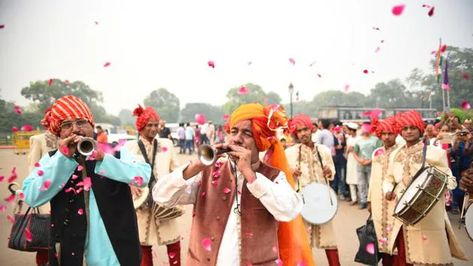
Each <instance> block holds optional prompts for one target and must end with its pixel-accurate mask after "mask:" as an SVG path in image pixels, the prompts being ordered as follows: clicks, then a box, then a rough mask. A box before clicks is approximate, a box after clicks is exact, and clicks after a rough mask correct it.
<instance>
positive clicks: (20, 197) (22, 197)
mask: <svg viewBox="0 0 473 266" xmlns="http://www.w3.org/2000/svg"><path fill="white" fill-rule="evenodd" d="M16 195H17V196H18V199H20V200H25V193H23V191H20V190H17V191H16Z"/></svg>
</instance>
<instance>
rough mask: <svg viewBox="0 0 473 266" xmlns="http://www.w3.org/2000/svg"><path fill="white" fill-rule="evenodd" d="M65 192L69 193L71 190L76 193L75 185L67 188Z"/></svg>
mask: <svg viewBox="0 0 473 266" xmlns="http://www.w3.org/2000/svg"><path fill="white" fill-rule="evenodd" d="M64 192H66V193H69V192H74V194H76V190H75V189H74V188H73V187H69V188H66V189H65V190H64Z"/></svg>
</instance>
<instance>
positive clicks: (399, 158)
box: [383, 111, 466, 265]
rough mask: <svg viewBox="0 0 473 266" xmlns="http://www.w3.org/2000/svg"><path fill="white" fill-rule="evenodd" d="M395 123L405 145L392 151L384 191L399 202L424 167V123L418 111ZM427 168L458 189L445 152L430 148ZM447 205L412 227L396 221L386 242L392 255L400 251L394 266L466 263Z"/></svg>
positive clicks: (399, 117) (441, 203)
mask: <svg viewBox="0 0 473 266" xmlns="http://www.w3.org/2000/svg"><path fill="white" fill-rule="evenodd" d="M395 122H396V125H397V127H398V128H399V130H400V132H401V136H402V138H403V139H404V140H405V141H406V143H405V144H403V145H401V146H400V147H399V149H397V150H396V151H394V152H393V155H392V157H391V162H390V164H389V169H388V175H387V178H386V180H385V181H384V183H383V190H384V192H385V194H386V199H387V200H390V201H391V200H392V201H394V202H396V203H397V201H398V199H399V198H400V197H401V195H402V194H403V192H404V191H405V190H406V188H407V187H408V186H409V184H410V183H411V181H412V177H413V176H414V175H415V173H416V172H417V171H418V170H419V169H420V168H421V166H422V157H423V156H422V154H423V152H422V151H423V147H424V143H423V142H422V141H421V138H420V137H421V136H422V134H423V131H424V122H423V121H422V117H421V115H420V114H419V113H418V112H416V111H408V112H404V113H401V114H398V115H396V117H395ZM426 165H430V166H435V167H436V168H437V169H439V170H440V171H442V172H444V173H446V174H448V183H447V188H448V189H453V188H455V187H456V185H457V184H456V181H455V177H453V176H452V172H451V170H450V169H449V168H448V162H447V156H446V154H445V151H444V150H442V149H440V148H437V147H434V146H431V145H429V146H427V155H426ZM444 206H445V203H444V198H443V197H440V200H439V201H438V202H437V203H436V204H435V206H434V207H433V208H432V209H431V211H430V212H429V214H428V215H427V216H425V217H424V218H423V219H422V220H420V221H419V222H418V223H417V224H415V225H412V226H410V225H406V224H403V223H402V222H401V221H400V220H398V219H395V220H394V225H393V226H392V228H389V229H390V230H391V237H390V238H389V239H387V240H386V241H387V243H388V252H390V253H393V252H394V251H395V248H397V252H398V254H397V255H395V256H393V263H392V265H413V264H415V265H419V264H431V265H447V264H453V260H452V256H453V257H456V258H459V259H463V260H466V257H465V254H464V252H463V250H462V249H461V247H460V245H459V242H458V241H457V238H456V236H455V234H454V232H453V229H452V226H451V224H450V220H449V219H448V216H447V213H446V211H445V208H444Z"/></svg>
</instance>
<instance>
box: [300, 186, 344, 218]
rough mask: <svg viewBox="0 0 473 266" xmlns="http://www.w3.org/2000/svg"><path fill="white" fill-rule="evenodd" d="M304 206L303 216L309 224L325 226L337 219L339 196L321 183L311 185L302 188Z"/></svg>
mask: <svg viewBox="0 0 473 266" xmlns="http://www.w3.org/2000/svg"><path fill="white" fill-rule="evenodd" d="M302 197H303V200H304V205H303V207H302V211H301V215H302V217H303V218H304V220H306V221H307V222H308V223H311V224H324V223H327V222H329V221H330V220H332V219H333V217H335V214H336V213H337V208H338V201H337V194H335V191H333V189H332V188H331V187H330V186H328V185H326V184H321V183H311V184H309V185H307V186H305V187H303V188H302Z"/></svg>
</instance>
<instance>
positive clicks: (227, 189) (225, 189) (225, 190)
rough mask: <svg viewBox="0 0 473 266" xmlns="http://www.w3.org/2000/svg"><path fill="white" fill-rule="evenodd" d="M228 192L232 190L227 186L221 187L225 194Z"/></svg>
mask: <svg viewBox="0 0 473 266" xmlns="http://www.w3.org/2000/svg"><path fill="white" fill-rule="evenodd" d="M230 192H232V190H231V189H229V188H227V187H226V188H224V189H223V193H225V194H228V193H230Z"/></svg>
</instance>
